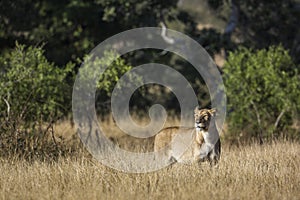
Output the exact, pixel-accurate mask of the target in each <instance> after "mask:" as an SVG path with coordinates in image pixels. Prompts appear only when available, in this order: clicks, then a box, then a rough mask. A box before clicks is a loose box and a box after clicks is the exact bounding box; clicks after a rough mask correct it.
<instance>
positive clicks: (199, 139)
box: [154, 107, 220, 163]
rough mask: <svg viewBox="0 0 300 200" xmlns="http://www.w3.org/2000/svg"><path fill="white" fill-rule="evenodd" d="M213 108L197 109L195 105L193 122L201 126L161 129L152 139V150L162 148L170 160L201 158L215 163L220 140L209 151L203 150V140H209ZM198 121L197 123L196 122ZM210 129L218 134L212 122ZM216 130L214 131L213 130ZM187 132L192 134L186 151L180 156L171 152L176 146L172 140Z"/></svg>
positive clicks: (186, 160)
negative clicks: (203, 155)
mask: <svg viewBox="0 0 300 200" xmlns="http://www.w3.org/2000/svg"><path fill="white" fill-rule="evenodd" d="M214 113H215V110H213V109H210V110H209V109H199V108H198V107H196V109H195V111H194V116H195V124H197V125H199V124H200V125H201V126H202V128H201V129H199V128H196V127H195V128H184V127H178V126H176V127H168V128H165V129H163V130H161V131H160V132H159V133H158V134H157V135H156V137H155V141H154V151H160V150H162V149H164V150H165V153H166V154H167V158H168V159H170V161H171V160H175V161H177V162H183V163H186V162H199V161H203V160H205V159H206V160H209V161H210V162H215V163H217V162H218V160H219V157H220V141H219V139H218V141H217V143H216V145H215V147H213V149H210V150H209V152H205V150H203V148H202V147H203V146H205V142H206V141H205V140H207V141H209V137H210V133H208V129H209V125H210V121H211V119H212V118H213V116H214ZM197 122H199V123H197ZM211 126H212V127H210V130H212V132H213V133H212V134H218V131H217V129H216V126H215V124H214V123H212V124H211ZM215 131H216V132H215ZM188 134H192V143H191V145H190V148H188V149H187V150H186V152H185V153H184V154H183V155H181V156H180V157H178V156H176V155H174V154H173V151H174V148H176V146H174V145H172V144H171V143H172V141H173V139H174V138H175V136H176V135H180V136H185V135H187V136H188ZM201 148H202V149H201ZM200 150H201V151H200ZM203 152H204V153H205V157H204V158H203V157H201V155H202V154H203Z"/></svg>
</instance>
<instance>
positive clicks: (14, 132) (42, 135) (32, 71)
mask: <svg viewBox="0 0 300 200" xmlns="http://www.w3.org/2000/svg"><path fill="white" fill-rule="evenodd" d="M0 64H1V67H2V68H1V71H0V102H1V103H0V120H1V125H0V132H1V136H0V144H1V149H2V150H3V151H4V152H5V151H6V150H12V151H14V152H20V153H24V152H27V153H28V154H31V153H33V152H35V151H37V150H39V149H41V148H42V145H43V144H44V143H45V142H46V141H48V139H49V133H50V132H51V130H52V125H53V123H54V122H55V121H57V120H58V119H59V118H60V117H62V116H63V115H64V114H66V112H67V111H68V110H69V107H68V106H69V105H70V103H69V102H70V99H71V87H70V86H69V85H68V84H67V82H66V80H67V78H68V77H72V76H70V74H71V72H72V71H73V67H74V65H73V64H67V65H66V66H64V67H63V68H59V67H57V66H54V64H53V63H50V62H48V61H47V59H46V58H45V56H44V50H43V49H42V47H32V46H30V47H25V46H23V45H19V44H16V48H15V49H14V50H12V51H11V52H10V53H7V54H5V55H2V56H1V57H0ZM4 147H6V148H4Z"/></svg>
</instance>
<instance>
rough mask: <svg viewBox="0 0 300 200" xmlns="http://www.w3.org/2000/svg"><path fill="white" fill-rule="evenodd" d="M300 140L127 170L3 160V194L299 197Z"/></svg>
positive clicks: (83, 162) (86, 162)
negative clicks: (208, 160) (214, 161)
mask: <svg viewBox="0 0 300 200" xmlns="http://www.w3.org/2000/svg"><path fill="white" fill-rule="evenodd" d="M223 146H224V145H223ZM299 153H300V145H299V144H296V143H288V142H285V143H277V144H269V145H263V146H259V145H251V146H245V147H240V148H237V147H230V146H228V145H225V147H224V148H223V154H222V158H221V161H220V163H219V166H218V167H216V168H210V167H209V165H208V164H205V163H204V164H202V165H201V166H200V167H199V166H198V165H179V164H175V165H172V166H170V167H167V168H165V169H162V170H160V171H156V172H151V173H145V174H126V173H123V172H119V171H116V170H113V169H109V168H107V167H105V166H103V165H101V164H100V163H98V162H97V161H95V160H93V159H91V158H87V157H84V156H81V157H66V158H60V159H59V160H58V161H55V162H54V161H51V162H42V161H35V162H27V161H25V160H22V159H18V158H11V159H1V160H0V171H1V174H0V198H1V199H280V200H282V199H299V198H300V156H299Z"/></svg>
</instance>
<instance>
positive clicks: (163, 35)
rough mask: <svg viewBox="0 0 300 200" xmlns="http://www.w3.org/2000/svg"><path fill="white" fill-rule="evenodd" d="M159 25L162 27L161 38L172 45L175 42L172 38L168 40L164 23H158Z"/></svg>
mask: <svg viewBox="0 0 300 200" xmlns="http://www.w3.org/2000/svg"><path fill="white" fill-rule="evenodd" d="M160 25H161V27H162V30H161V37H162V38H163V39H164V40H165V41H166V42H167V43H168V44H174V43H175V41H174V39H173V38H170V37H168V36H167V27H166V25H165V23H164V22H160Z"/></svg>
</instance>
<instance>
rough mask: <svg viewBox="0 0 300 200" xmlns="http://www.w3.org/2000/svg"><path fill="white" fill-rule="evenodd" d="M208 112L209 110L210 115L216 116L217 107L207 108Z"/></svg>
mask: <svg viewBox="0 0 300 200" xmlns="http://www.w3.org/2000/svg"><path fill="white" fill-rule="evenodd" d="M209 112H210V114H211V115H212V116H216V113H217V109H216V108H212V109H210V110H209Z"/></svg>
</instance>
